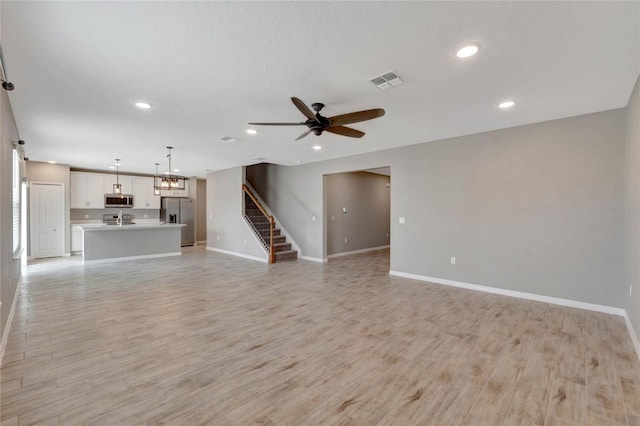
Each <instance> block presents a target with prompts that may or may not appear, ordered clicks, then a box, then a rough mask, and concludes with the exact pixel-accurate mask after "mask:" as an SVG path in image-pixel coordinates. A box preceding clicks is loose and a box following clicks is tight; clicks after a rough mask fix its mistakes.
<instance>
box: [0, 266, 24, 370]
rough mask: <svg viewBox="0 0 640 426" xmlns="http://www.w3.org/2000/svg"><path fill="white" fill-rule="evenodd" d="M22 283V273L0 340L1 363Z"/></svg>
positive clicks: (0, 362)
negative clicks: (0, 339)
mask: <svg viewBox="0 0 640 426" xmlns="http://www.w3.org/2000/svg"><path fill="white" fill-rule="evenodd" d="M21 285H22V274H20V279H19V280H18V285H17V286H16V292H15V293H14V295H13V302H11V309H10V310H9V316H8V317H7V323H6V324H5V325H4V331H3V333H2V341H1V342H0V365H2V359H3V358H4V350H5V348H6V347H7V340H8V339H9V331H10V330H11V323H12V322H13V313H14V312H15V310H16V301H17V300H18V293H19V291H20V286H21ZM0 305H1V303H0Z"/></svg>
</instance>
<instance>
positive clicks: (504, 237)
mask: <svg viewBox="0 0 640 426" xmlns="http://www.w3.org/2000/svg"><path fill="white" fill-rule="evenodd" d="M624 123H625V110H623V109H620V110H614V111H608V112H603V113H596V114H589V115H585V116H580V117H573V118H568V119H563V120H554V121H549V122H546V123H538V124H532V125H527V126H522V127H517V128H512V129H507V130H499V131H494V132H488V133H483V134H478V135H471V136H464V137H460V138H455V139H450V140H443V141H439V142H432V143H426V144H421V145H415V146H411V147H405V148H398V149H392V150H388V151H384V152H379V153H371V154H364V155H358V156H354V157H349V158H342V159H337V160H330V161H326V162H321V163H314V164H309V165H303V166H297V167H285V166H269V167H268V169H267V173H265V174H264V175H265V177H264V179H266V181H267V183H266V184H264V185H263V187H266V188H267V190H266V191H264V192H265V193H264V194H261V196H262V198H263V199H264V200H265V202H266V203H267V204H268V205H269V207H270V208H271V210H272V211H273V212H274V214H275V215H276V216H277V217H278V219H279V220H280V221H282V223H283V224H284V226H285V227H286V228H287V230H288V231H289V232H290V233H291V234H292V236H293V238H294V239H295V241H296V242H297V243H298V244H299V245H300V246H301V249H302V252H303V255H306V256H310V257H318V258H321V257H325V256H326V246H323V245H322V243H321V242H322V241H323V232H324V229H326V226H327V225H326V220H327V218H326V216H323V204H322V203H323V201H322V200H323V183H322V182H323V175H326V174H331V173H338V172H344V171H352V170H362V169H369V168H375V167H384V166H387V165H390V166H391V176H392V178H393V184H392V186H391V269H392V270H395V271H399V272H406V273H412V274H418V275H423V276H429V277H435V278H443V279H449V280H454V281H460V282H465V283H471V284H479V285H486V286H492V287H499V288H505V289H510V290H516V291H523V292H529V293H535V294H542V295H547V296H553V297H560V298H566V299H571V300H577V301H583V302H589V303H596V304H602V305H608V306H614V307H623V306H624V300H625V299H624V294H625V293H624V291H623V288H622V287H623V284H622V283H623V280H624V277H623V272H622V271H623V260H622V259H623V223H622V221H620V220H617V219H615V218H612V217H609V216H607V215H606V211H607V210H608V209H619V208H622V206H623V204H624V203H623V199H624V195H623V181H624V167H623V164H624V158H623V156H624V137H625V135H624ZM312 214H313V215H316V216H317V217H318V219H319V220H317V221H315V222H314V221H312V220H311V219H312V218H311V215H312ZM399 217H405V218H406V224H404V225H401V224H399V223H398V219H399ZM320 219H322V220H320ZM323 224H324V225H323ZM451 256H455V257H457V263H456V265H451V264H450V257H451Z"/></svg>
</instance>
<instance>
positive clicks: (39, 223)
mask: <svg viewBox="0 0 640 426" xmlns="http://www.w3.org/2000/svg"><path fill="white" fill-rule="evenodd" d="M29 201H30V205H31V207H30V209H29V211H30V213H31V220H30V222H31V257H33V258H34V259H37V258H41V257H56V256H64V231H65V228H64V189H63V187H62V184H45V183H32V184H31V190H30V197H29Z"/></svg>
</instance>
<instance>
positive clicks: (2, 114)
mask: <svg viewBox="0 0 640 426" xmlns="http://www.w3.org/2000/svg"><path fill="white" fill-rule="evenodd" d="M18 139H20V138H19V135H18V129H17V127H16V123H15V120H14V118H13V112H12V111H11V105H10V104H9V98H8V96H7V92H6V91H5V90H3V89H0V338H1V336H4V333H5V331H7V330H5V328H6V327H7V325H8V324H7V320H8V318H9V312H10V311H11V305H12V303H13V300H14V296H15V294H16V291H17V289H18V283H19V282H20V274H21V267H20V259H14V258H13V207H12V200H13V190H12V188H13V176H12V170H13V141H17V140H18Z"/></svg>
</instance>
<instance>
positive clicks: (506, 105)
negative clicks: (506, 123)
mask: <svg viewBox="0 0 640 426" xmlns="http://www.w3.org/2000/svg"><path fill="white" fill-rule="evenodd" d="M515 104H516V103H515V102H513V101H504V102H502V103H500V105H498V108H502V109H507V108H511V107H512V106H514V105H515Z"/></svg>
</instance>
